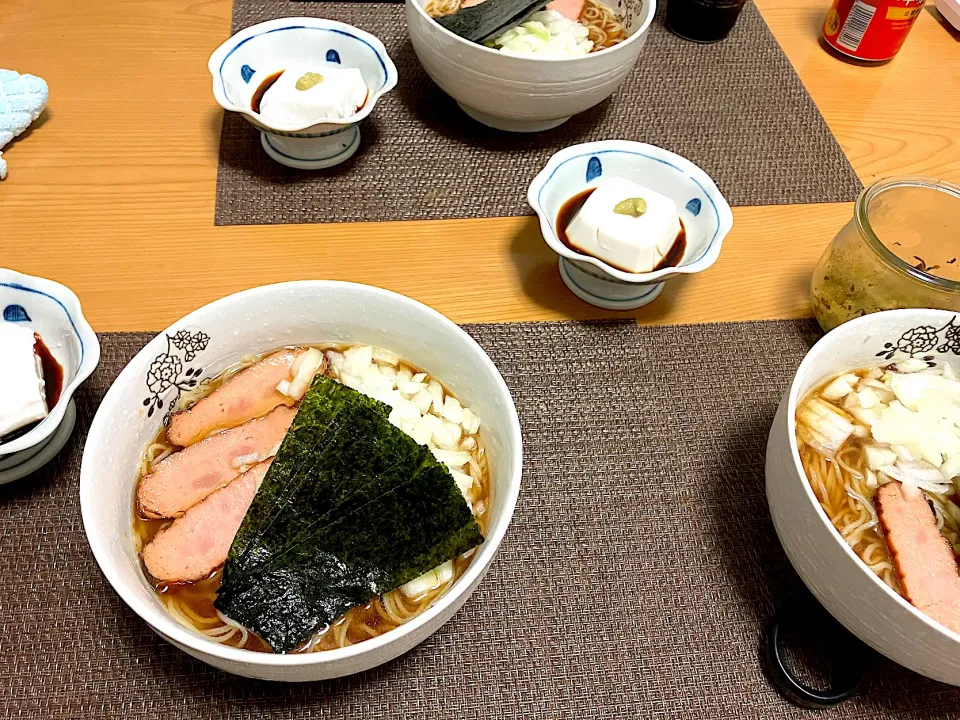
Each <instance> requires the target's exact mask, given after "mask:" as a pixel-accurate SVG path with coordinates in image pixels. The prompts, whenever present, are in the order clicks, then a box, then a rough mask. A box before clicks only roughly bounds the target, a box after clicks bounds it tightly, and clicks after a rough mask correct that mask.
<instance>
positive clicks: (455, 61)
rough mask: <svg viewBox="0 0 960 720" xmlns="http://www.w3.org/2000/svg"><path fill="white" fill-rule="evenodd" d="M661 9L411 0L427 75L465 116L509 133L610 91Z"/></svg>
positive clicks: (570, 1) (638, 2) (602, 0)
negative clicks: (453, 101)
mask: <svg viewBox="0 0 960 720" xmlns="http://www.w3.org/2000/svg"><path fill="white" fill-rule="evenodd" d="M655 10H656V3H655V0H585V2H580V1H579V0H554V1H553V2H550V3H549V4H548V3H546V2H543V3H536V2H535V0H534V2H533V3H531V2H530V1H529V0H483V2H480V3H477V2H474V1H473V0H466V1H463V0H406V16H407V28H408V31H409V33H410V40H411V42H412V43H413V47H414V50H415V51H416V54H417V57H418V58H419V60H420V63H421V64H422V65H423V67H424V69H425V70H426V71H427V74H428V75H429V76H430V77H431V78H432V79H433V81H434V82H436V83H437V85H439V86H440V88H441V89H442V90H443V91H444V92H446V93H447V94H448V95H450V97H452V98H453V99H454V100H456V101H457V103H458V104H459V105H460V107H461V108H462V109H463V110H464V112H466V113H467V115H469V116H470V117H472V118H474V119H475V120H477V121H479V122H481V123H483V124H485V125H489V126H491V127H494V128H497V129H500V130H507V131H512V132H537V131H540V130H548V129H550V128H553V127H556V126H557V125H560V124H561V123H563V122H565V121H566V120H568V119H569V118H570V117H571V116H572V115H576V114H577V113H581V112H585V111H589V110H590V108H593V107H594V106H596V105H597V104H599V103H600V102H602V101H603V100H605V99H606V98H608V97H609V96H610V95H612V94H613V92H614V91H615V90H616V89H617V88H618V87H619V86H620V84H621V83H622V82H623V80H624V79H625V78H626V76H627V74H628V73H630V72H631V71H632V70H633V68H634V66H635V65H636V64H637V61H638V59H639V58H640V54H641V50H642V49H643V46H644V43H645V42H646V38H647V31H648V29H649V27H650V23H651V22H652V21H653V17H654V12H655ZM468 38H474V39H468Z"/></svg>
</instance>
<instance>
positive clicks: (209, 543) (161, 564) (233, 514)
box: [142, 460, 272, 582]
mask: <svg viewBox="0 0 960 720" xmlns="http://www.w3.org/2000/svg"><path fill="white" fill-rule="evenodd" d="M271 462H272V461H271V460H268V461H266V462H262V463H260V464H258V465H255V466H254V467H252V468H250V469H249V470H248V471H247V472H245V473H243V474H242V475H240V476H239V477H238V478H236V479H235V480H233V481H232V482H231V483H230V484H228V485H226V486H224V487H222V488H220V489H219V490H217V491H216V492H215V493H213V494H212V495H210V496H209V497H207V498H206V499H205V500H203V501H202V502H199V503H197V504H196V505H194V506H193V507H191V508H190V509H189V510H187V511H186V512H185V513H184V514H183V517H180V518H177V519H176V520H174V521H173V524H171V525H170V526H169V527H167V528H165V529H163V530H161V531H160V532H159V533H157V535H156V536H155V537H154V538H153V539H152V540H151V541H150V542H149V543H148V544H147V546H146V547H145V548H144V549H143V554H142V557H143V564H144V566H145V567H146V569H147V572H148V573H150V575H151V576H152V577H153V578H155V579H156V580H159V581H161V582H188V581H191V580H200V579H202V578H205V577H208V576H209V575H210V574H211V573H212V572H213V571H214V570H216V569H217V568H218V567H220V566H221V565H223V563H224V562H225V561H226V559H227V553H228V552H229V550H230V545H231V544H232V543H233V538H234V536H235V535H236V534H237V530H239V529H240V523H242V522H243V518H244V516H245V515H246V514H247V510H248V509H249V508H250V503H251V502H253V497H254V495H256V494H257V490H258V489H259V488H260V484H261V483H262V482H263V478H264V476H265V475H266V474H267V469H268V468H269V467H270V463H271Z"/></svg>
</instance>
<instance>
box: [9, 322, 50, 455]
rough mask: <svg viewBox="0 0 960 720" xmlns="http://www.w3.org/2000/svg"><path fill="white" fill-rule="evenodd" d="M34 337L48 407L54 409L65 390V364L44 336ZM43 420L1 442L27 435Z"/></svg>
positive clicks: (17, 430)
mask: <svg viewBox="0 0 960 720" xmlns="http://www.w3.org/2000/svg"><path fill="white" fill-rule="evenodd" d="M33 338H34V340H33V349H34V352H36V353H37V357H39V358H40V367H41V368H42V369H43V385H44V392H45V393H46V396H47V409H48V410H53V407H54V406H55V405H56V404H57V403H58V402H59V401H60V394H61V393H62V392H63V366H62V365H60V363H58V362H57V359H56V358H55V357H54V356H53V353H52V352H50V348H48V347H47V344H46V343H45V342H43V338H41V337H40V336H39V335H38V334H37V333H34V334H33ZM42 422H43V420H38V421H37V422H34V423H30V424H29V425H25V426H24V427H22V428H18V429H16V430H14V431H13V432H11V433H8V434H6V435H4V436H3V437H2V438H0V444H3V443H5V442H10V441H11V440H16V439H17V438H18V437H22V436H23V435H26V434H27V433H28V432H30V431H31V430H33V429H34V428H35V427H36V426H37V425H39V424H40V423H42Z"/></svg>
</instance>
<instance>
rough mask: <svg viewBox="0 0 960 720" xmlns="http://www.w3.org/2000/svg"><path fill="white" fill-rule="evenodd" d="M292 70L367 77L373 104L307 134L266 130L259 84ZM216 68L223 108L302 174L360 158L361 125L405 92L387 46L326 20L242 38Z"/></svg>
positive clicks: (291, 21) (223, 49) (281, 24)
mask: <svg viewBox="0 0 960 720" xmlns="http://www.w3.org/2000/svg"><path fill="white" fill-rule="evenodd" d="M292 63H306V64H310V65H317V66H323V65H332V66H339V67H344V68H351V67H355V68H357V69H359V70H360V74H361V75H362V76H363V82H364V84H365V85H366V86H367V90H368V95H367V101H366V102H365V103H364V104H363V106H362V107H361V108H360V110H359V111H358V112H356V113H355V114H354V115H351V116H350V117H346V118H342V119H330V120H324V121H323V122H320V123H316V124H312V125H306V126H304V125H289V126H281V125H277V124H266V123H265V122H264V120H263V118H262V117H261V115H260V114H259V113H255V112H254V111H253V108H252V105H253V99H254V94H255V93H256V92H257V89H258V85H259V83H258V78H262V77H264V74H265V73H276V72H279V71H282V70H284V69H285V68H286V66H287V64H292ZM208 67H209V69H210V74H211V75H212V76H213V95H214V97H215V98H216V99H217V102H218V103H220V106H221V107H222V108H223V109H224V110H229V111H231V112H237V113H240V114H241V115H243V116H244V117H245V118H246V119H247V120H248V121H249V122H250V124H251V125H253V126H254V127H255V128H257V129H258V130H260V142H261V144H262V145H263V149H264V150H265V151H266V153H267V155H269V156H270V157H271V158H273V159H274V160H276V161H277V162H279V163H281V164H283V165H287V166H289V167H293V168H299V169H301V170H316V169H320V168H327V167H332V166H334V165H338V164H340V163H342V162H344V161H345V160H347V159H348V158H350V157H352V156H353V154H354V153H355V152H356V151H357V148H359V147H360V127H359V126H360V123H361V122H362V121H363V120H364V119H365V118H367V117H368V116H369V115H370V113H371V112H373V108H374V106H375V105H376V104H377V100H378V99H379V98H380V97H381V96H382V95H384V94H385V93H388V92H390V90H392V89H393V88H394V87H396V84H397V68H396V66H394V64H393V62H392V61H391V60H390V56H389V55H387V51H386V49H385V48H384V47H383V43H382V42H380V41H379V40H378V39H377V38H376V37H374V36H373V35H371V34H370V33H367V32H364V31H363V30H360V29H359V28H355V27H353V26H352V25H347V24H345V23H341V22H336V21H334V20H323V19H320V18H307V17H293V18H280V19H278V20H270V21H268V22H265V23H260V24H259V25H253V26H251V27H248V28H246V29H244V30H241V31H240V32H238V33H237V34H236V35H234V36H233V37H231V38H230V39H229V40H227V41H226V42H225V43H224V44H223V45H221V46H220V47H218V48H217V49H216V50H215V51H214V53H213V55H211V56H210V61H209V63H208Z"/></svg>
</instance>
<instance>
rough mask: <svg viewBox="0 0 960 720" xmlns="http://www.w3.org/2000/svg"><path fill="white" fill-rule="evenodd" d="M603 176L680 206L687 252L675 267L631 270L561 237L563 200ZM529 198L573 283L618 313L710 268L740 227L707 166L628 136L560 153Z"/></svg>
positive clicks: (563, 272)
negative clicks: (682, 277) (640, 187)
mask: <svg viewBox="0 0 960 720" xmlns="http://www.w3.org/2000/svg"><path fill="white" fill-rule="evenodd" d="M602 177H622V178H626V179H627V180H632V181H634V182H636V183H639V184H641V185H644V186H646V187H649V188H651V189H653V190H656V191H657V192H659V193H661V194H662V195H666V196H667V197H668V198H670V199H671V200H673V201H674V203H676V205H677V208H678V210H679V212H680V219H681V221H682V222H683V226H684V229H685V230H686V250H685V252H684V254H683V257H682V258H681V260H680V262H679V263H678V264H677V265H676V266H675V267H666V268H662V269H660V270H655V271H653V272H648V273H628V272H624V271H623V270H619V269H617V268H615V267H612V266H611V265H608V264H607V263H605V262H603V261H602V260H598V259H597V258H595V257H591V256H589V255H583V254H581V253H578V252H575V251H574V250H572V249H570V248H569V247H567V246H566V245H565V244H564V243H563V242H561V240H560V237H559V235H558V233H557V216H558V215H559V213H560V210H561V208H562V207H563V204H564V203H565V202H566V201H567V200H569V199H570V198H572V197H574V196H575V195H577V194H579V193H581V192H582V191H584V190H586V189H587V188H590V187H592V186H594V185H595V184H596V183H597V181H598V180H599V179H600V178H602ZM527 200H528V202H529V203H530V206H531V207H532V208H533V209H534V211H535V212H536V213H537V215H538V216H539V218H540V231H541V233H542V234H543V239H544V240H546V242H547V245H549V246H550V248H551V249H552V250H553V251H554V252H555V253H557V255H559V257H560V260H559V262H560V276H561V277H562V278H563V282H564V283H565V284H566V286H567V287H568V288H569V289H570V291H571V292H573V294H574V295H576V296H577V297H579V298H580V299H581V300H584V301H586V302H588V303H590V304H591V305H596V306H597V307H602V308H607V309H611V310H632V309H634V308H638V307H642V306H644V305H646V304H647V303H650V302H653V300H655V299H656V298H657V296H658V295H660V293H661V291H662V290H663V284H664V283H665V282H666V281H667V280H669V279H671V278H674V277H678V276H680V275H691V274H694V273H698V272H702V271H704V270H706V269H707V268H709V267H710V266H711V265H713V263H714V262H716V259H717V257H719V255H720V248H721V247H722V246H723V239H724V238H725V237H726V235H727V233H728V232H730V228H731V227H733V213H732V212H731V211H730V206H729V205H728V204H727V201H726V200H725V199H724V197H723V195H721V194H720V191H719V190H718V189H717V186H716V185H715V184H714V182H713V180H711V179H710V177H709V176H708V175H707V174H706V173H705V172H704V171H703V170H701V169H700V168H699V167H697V166H696V165H694V164H693V163H692V162H690V161H689V160H687V159H685V158H682V157H680V156H679V155H675V154H674V153H672V152H669V151H667V150H663V149H662V148H658V147H656V146H654V145H647V144H645V143H638V142H629V141H626V140H603V141H600V142H593V143H585V144H583V145H573V146H572V147H568V148H565V149H563V150H561V151H560V152H558V153H557V154H556V155H554V156H553V157H552V158H550V160H549V162H548V163H547V165H546V167H545V168H544V169H543V170H542V171H541V172H540V174H539V175H537V177H536V178H534V180H533V182H532V183H531V184H530V190H529V192H528V194H527Z"/></svg>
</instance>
